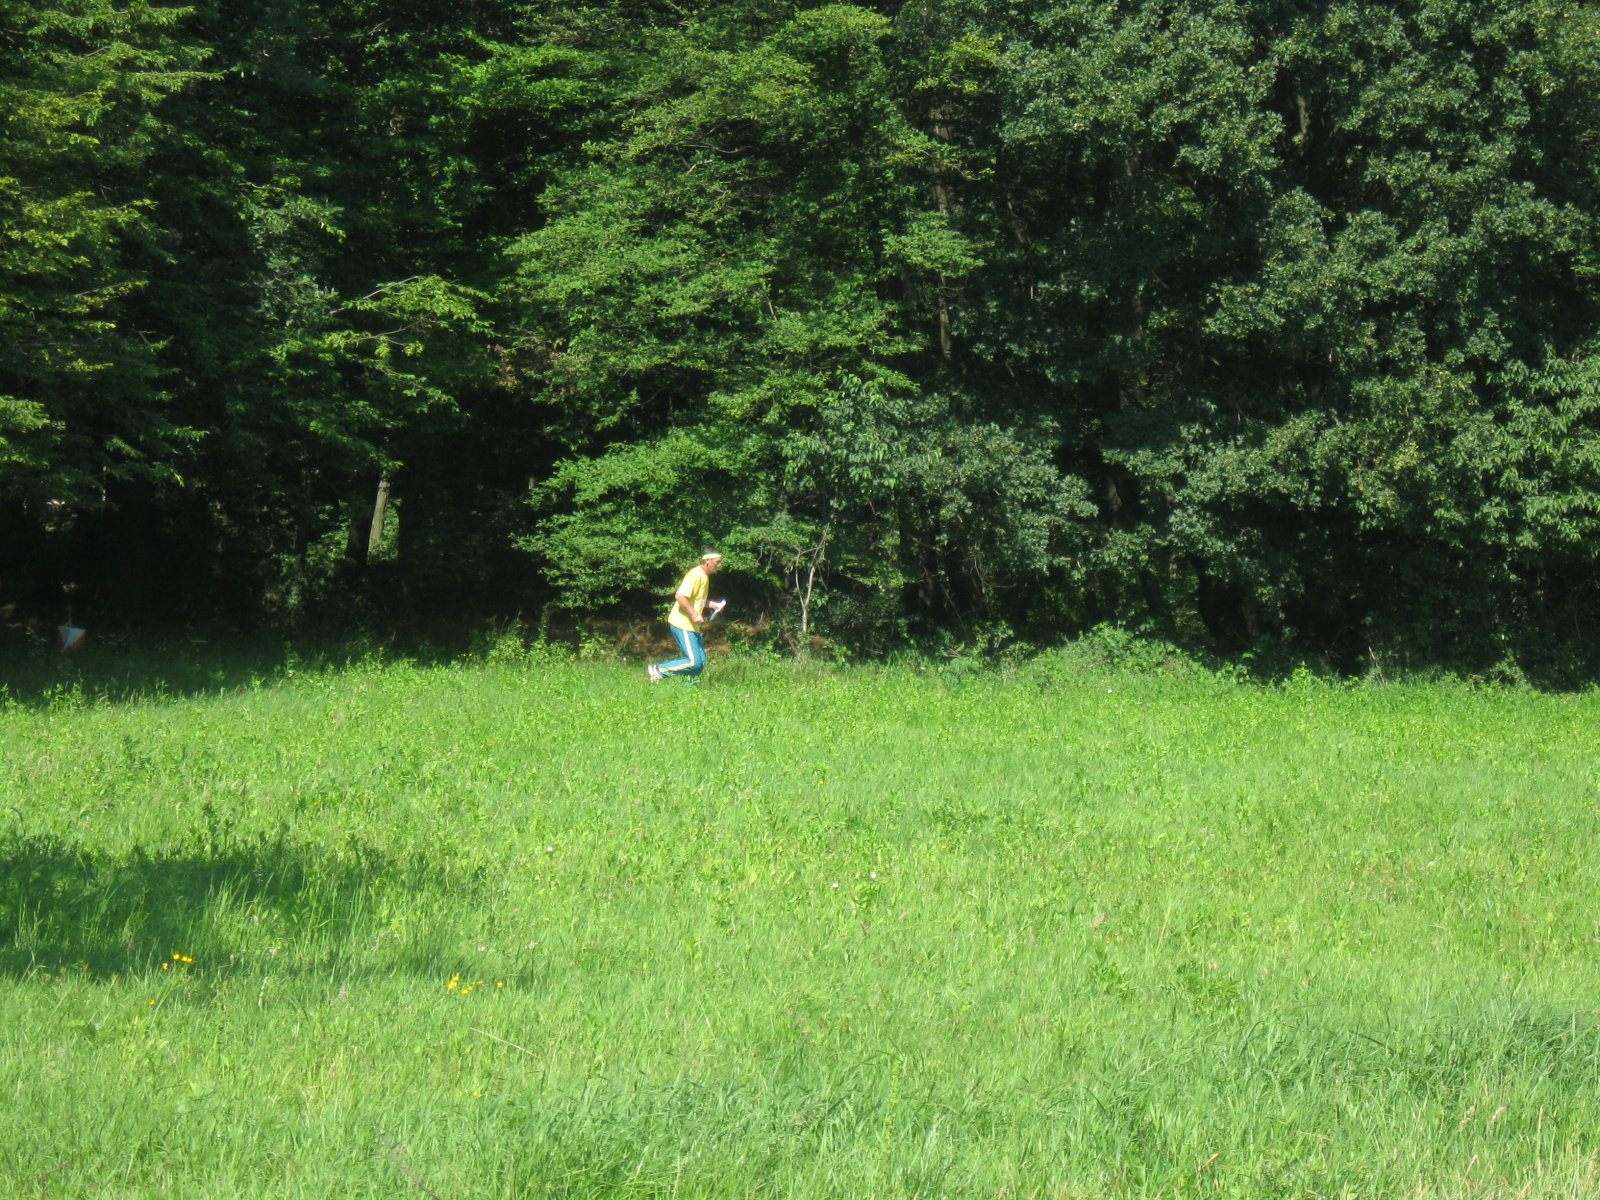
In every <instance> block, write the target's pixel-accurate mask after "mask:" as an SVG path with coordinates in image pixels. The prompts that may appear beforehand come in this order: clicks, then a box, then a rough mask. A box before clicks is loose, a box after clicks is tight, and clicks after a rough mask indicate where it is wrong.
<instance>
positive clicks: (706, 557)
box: [700, 549, 722, 575]
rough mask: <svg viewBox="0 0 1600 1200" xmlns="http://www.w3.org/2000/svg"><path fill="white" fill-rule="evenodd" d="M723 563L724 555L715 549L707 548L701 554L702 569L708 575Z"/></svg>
mask: <svg viewBox="0 0 1600 1200" xmlns="http://www.w3.org/2000/svg"><path fill="white" fill-rule="evenodd" d="M721 565H722V555H721V554H719V553H717V551H715V550H711V549H707V550H706V552H705V553H704V554H702V555H701V556H700V569H701V570H703V571H704V572H705V573H706V574H707V575H709V574H711V572H713V571H715V570H716V569H717V568H718V567H720V566H721Z"/></svg>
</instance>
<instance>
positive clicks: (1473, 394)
mask: <svg viewBox="0 0 1600 1200" xmlns="http://www.w3.org/2000/svg"><path fill="white" fill-rule="evenodd" d="M1596 18H1597V9H1596V7H1595V6H1593V5H1590V4H1586V3H1579V2H1556V0H1401V2H1399V3H1373V2H1370V0H1369V2H1334V0H1329V2H1322V3H1317V2H1313V0H1301V2H1295V0H1232V2H1229V0H1094V2H1090V0H904V2H902V3H894V2H887V0H886V2H885V3H882V4H876V5H852V4H819V5H815V6H806V5H801V4H795V3H792V2H789V0H688V2H685V0H614V2H611V3H606V2H599V0H573V2H571V3H561V4H557V3H550V2H537V3H525V2H513V0H458V2H455V3H448V4H447V3H442V2H441V0H405V2H404V3H401V2H399V0H320V2H316V3H313V2H312V0H232V2H229V3H221V2H218V3H199V4H195V5H192V6H186V7H172V6H164V5H155V4H147V3H143V2H141V0H133V2H131V3H127V4H125V5H122V6H117V5H113V4H112V3H111V2H110V0H58V2H47V0H0V121H3V133H0V604H10V605H11V606H12V607H11V609H10V610H9V611H10V612H11V613H12V614H13V617H14V618H15V619H19V620H20V619H22V617H23V616H25V615H26V614H27V613H29V612H35V613H41V614H44V616H45V617H46V618H48V619H51V620H53V619H55V617H56V615H57V611H58V610H59V609H61V608H62V607H64V605H65V604H67V603H69V602H70V603H72V604H74V605H75V606H76V611H77V612H78V613H79V615H80V618H84V617H86V618H88V619H91V620H98V621H100V622H111V623H121V624H124V625H134V624H139V623H150V622H174V621H176V622H182V621H202V620H227V621H231V622H235V623H238V624H240V625H245V624H250V623H252V622H262V621H270V622H279V623H293V622H296V621H312V620H316V619H319V618H320V617H321V616H324V615H326V614H328V613H330V612H336V613H338V614H339V615H340V619H343V620H349V619H360V620H370V621H375V622H385V621H397V620H407V619H409V620H431V619H439V620H451V621H460V622H471V621H482V620H485V619H488V618H491V617H496V616H498V617H509V616H512V615H514V614H521V615H522V616H523V617H525V618H527V619H530V620H533V619H536V618H537V617H538V615H539V614H540V613H546V614H548V613H551V612H563V611H565V612H574V611H581V612H584V613H589V614H594V613H606V612H610V613H613V614H622V613H648V612H650V611H652V609H653V608H654V607H655V606H659V605H660V604H661V603H662V602H663V598H664V595H665V593H667V592H668V591H670V590H671V585H672V583H673V582H674V581H675V580H676V578H677V575H678V573H679V572H680V571H681V570H682V568H683V566H684V565H686V563H687V561H689V560H692V559H693V558H694V557H696V556H697V554H698V551H699V549H700V547H701V546H702V544H705V543H715V544H717V545H718V546H720V547H722V548H723V550H724V552H725V553H726V554H727V556H728V568H729V569H728V572H727V574H726V576H725V578H726V580H727V591H728V593H729V594H730V595H733V596H735V597H736V598H737V599H738V600H739V602H740V604H741V605H742V608H743V611H744V612H745V613H746V614H749V615H751V616H754V615H755V614H757V613H761V614H765V615H766V619H767V621H768V629H769V631H770V634H771V636H772V637H774V638H775V639H778V641H779V644H788V645H793V644H796V642H797V641H798V640H799V639H801V638H802V637H804V638H810V637H812V636H813V635H817V636H822V637H826V638H827V639H829V640H830V641H831V642H832V644H833V645H835V646H837V647H839V648H840V649H841V650H842V651H849V652H851V653H860V654H874V653H883V652H887V651H891V650H893V649H895V648H897V647H904V646H921V647H924V648H927V647H933V646H938V645H946V646H948V645H967V646H983V645H996V644H1001V643H1004V642H1006V641H1008V640H1017V639H1020V640H1024V641H1027V642H1031V643H1033V644H1046V643H1048V642H1050V641H1052V640H1059V639H1061V638H1062V637H1066V636H1070V635H1073V634H1075V633H1077V632H1080V631H1082V630H1085V629H1088V628H1091V627H1093V626H1096V625H1098V624H1101V623H1107V622H1109V623H1112V624H1115V625H1119V626H1123V627H1127V628H1134V629H1144V630H1147V631H1149V632H1150V633H1152V634H1154V635H1158V636H1161V637H1166V638H1169V639H1171V640H1174V641H1177V642H1180V643H1183V644H1190V645H1195V646H1204V647H1208V648H1210V649H1213V650H1215V651H1217V652H1221V653H1238V652H1243V651H1246V650H1248V649H1250V648H1252V647H1260V646H1263V645H1271V646H1275V647H1279V648H1288V649H1289V650H1290V651H1291V652H1293V653H1297V654H1305V655H1316V656H1320V657H1321V659H1322V661H1325V662H1327V663H1328V664H1330V665H1331V666H1333V667H1334V668H1335V669H1339V670H1349V671H1356V670H1361V669H1363V668H1364V667H1365V666H1366V665H1369V664H1370V663H1371V662H1372V661H1373V659H1374V657H1383V656H1388V657H1389V658H1390V659H1393V660H1395V661H1405V662H1411V663H1438V664H1444V665H1450V666H1456V667H1461V668H1471V669H1475V670H1481V669H1489V668H1492V667H1494V666H1495V665H1496V664H1499V665H1500V666H1501V667H1502V669H1514V670H1516V671H1524V670H1525V671H1527V672H1528V673H1530V674H1537V675H1541V676H1543V677H1550V678H1554V677H1565V678H1569V679H1570V678H1582V677H1591V676H1592V675H1593V674H1594V672H1595V671H1596V669H1597V666H1600V360H1597V358H1596V356H1595V353H1594V352H1595V351H1596V350H1600V224H1597V218H1600V37H1597V34H1600V21H1597V19H1596ZM785 639H786V640H785Z"/></svg>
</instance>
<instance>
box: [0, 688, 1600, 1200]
mask: <svg viewBox="0 0 1600 1200" xmlns="http://www.w3.org/2000/svg"><path fill="white" fill-rule="evenodd" d="M1597 716H1600V700H1597V699H1596V698H1594V697H1590V696H1583V697H1555V696H1542V695H1537V694H1532V693H1525V692H1512V691H1473V690H1469V689H1466V688H1461V687H1443V686H1439V687H1351V688H1330V687H1324V686H1321V685H1317V684H1314V683H1309V682H1308V683H1306V684H1305V685H1304V686H1300V687H1291V688H1287V689H1270V688H1261V687H1255V686H1238V685H1231V684H1227V683H1223V682H1219V681H1216V680H1212V679H1209V678H1207V677H1204V676H1201V675H1192V676H1188V677H1181V678H1166V677H1161V676H1135V675H1112V676H1103V675H1093V674H1079V673H1075V672H1073V671H1071V670H1069V669H1066V668H1065V667H1063V666H1061V665H1060V664H1056V665H1054V666H1052V665H1051V664H1049V663H1045V664H1040V665H1036V666H1033V667H1030V668H1027V669H1024V670H1023V671H1022V672H1020V673H1019V674H1016V675H1014V676H1011V677H1000V676H996V677H993V678H988V677H983V678H977V679H971V680H967V681H964V682H961V683H959V684H951V683H948V682H941V681H938V680H934V679H929V678H926V677H919V676H917V675H916V674H915V673H914V672H889V673H883V674H880V673H875V672H870V671H866V670H850V671H841V672H831V671H814V672H800V673H797V672H796V671H794V670H793V669H791V668H788V667H782V666H763V667H757V666H745V665H742V664H735V665H732V666H722V667H714V668H713V671H712V673H711V676H710V678H709V681H708V684H707V685H706V686H704V687H701V688H698V689H686V688H681V687H677V686H664V687H650V686H649V685H647V684H646V683H645V682H644V680H643V678H642V676H641V674H640V673H639V672H637V671H635V670H633V669H629V668H621V667H616V666H611V665H602V664H595V665H586V664H560V663H546V664H534V665H509V666H491V667H476V666H473V667H459V668H456V669H432V670H424V669H420V668H414V667H407V666H404V665H399V666H387V667H380V666H368V667H362V668H356V669H352V670H347V671H344V672H339V673H329V674H325V675H322V674H307V675H302V676H300V677H298V678H295V679H292V680H288V681H286V682H283V683H281V684H277V685H263V686H259V687H256V688H253V689H246V690H243V691H239V692H234V693H230V694H226V695H220V696H211V697H196V698H189V699H178V700H169V701H164V702H159V703H156V702H151V703H127V704H119V705H101V706H91V705H80V704H74V703H70V702H66V701H63V702H60V703H58V704H56V705H55V706H54V707H53V708H49V707H38V708H24V707H13V708H12V709H11V710H9V711H6V712H4V713H3V714H0V753H3V756H4V759H3V766H0V799H3V801H4V803H5V805H6V806H8V807H7V813H8V816H7V820H8V822H9V830H8V832H7V834H6V841H5V861H4V875H3V883H0V1067H3V1069H4V1070H3V1074H0V1085H3V1087H4V1090H5V1101H6V1102H5V1104H3V1105H0V1181H3V1182H4V1183H5V1184H6V1185H7V1186H6V1192H7V1194H15V1195H38V1194H41V1189H43V1193H42V1194H46V1195H48V1196H52V1197H69V1196H83V1197H89V1196H104V1197H157V1196H160V1197H202V1196H204V1197H223V1196H228V1197H232V1196H241V1197H257V1196H259V1197H268V1196H270V1197H327V1196H406V1195H415V1196H419V1197H420V1196H423V1195H425V1194H427V1192H432V1193H434V1194H436V1195H437V1196H439V1197H443V1198H447V1200H455V1198H457V1197H462V1198H465V1197H480V1196H507V1197H511V1196H534V1195H538V1196H547V1195H573V1196H577V1195H593V1196H599V1195H606V1196H610V1195H639V1196H644V1195H662V1196H666V1195H682V1196H726V1195H741V1196H744V1195H751V1194H757V1193H760V1194H765V1195H773V1196H913V1195H922V1196H930V1197H931V1196H941V1195H950V1196H957V1195H959V1196H967V1195H972V1196H977V1195H983V1196H986V1197H993V1196H995V1195H997V1194H1000V1195H1006V1196H1011V1195H1016V1196H1034V1195H1037V1196H1048V1197H1053V1198H1054V1197H1060V1198H1065V1197H1076V1196H1084V1197H1087V1196H1152V1197H1153V1196H1157V1195H1162V1196H1183V1195H1206V1196H1213V1195H1216V1196H1237V1197H1258V1196H1305V1197H1310V1196H1344V1195H1351V1196H1424V1195H1425V1196H1440V1197H1443V1196H1500V1195H1504V1196H1513V1195H1515V1196H1582V1195H1592V1194H1595V1192H1596V1191H1597V1189H1600V1178H1597V1174H1596V1169H1595V1164H1596V1161H1597V1160H1596V1153H1597V1147H1596V1140H1597V1138H1600V1119H1597V1118H1600V1034H1597V1033H1596V1031H1595V1027H1594V1024H1593V1022H1594V1018H1595V1017H1596V1015H1597V1013H1600V993H1597V989H1596V983H1597V982H1600V901H1597V894H1600V893H1597V889H1596V883H1597V877H1600V866H1597V856H1596V854H1595V844H1596V843H1595V832H1596V828H1597V824H1600V790H1597V763H1600V757H1597V750H1600V738H1597V736H1596V732H1595V722H1596V718H1597Z"/></svg>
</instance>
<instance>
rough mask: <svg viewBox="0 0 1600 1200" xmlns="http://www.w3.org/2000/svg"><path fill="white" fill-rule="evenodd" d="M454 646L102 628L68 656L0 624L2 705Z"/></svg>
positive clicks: (198, 688)
mask: <svg viewBox="0 0 1600 1200" xmlns="http://www.w3.org/2000/svg"><path fill="white" fill-rule="evenodd" d="M454 653H455V652H454V650H452V649H449V648H444V647H442V646H439V645H434V644H431V643H422V644H418V645H416V646H411V647H407V648H405V649H403V650H402V649H400V648H398V647H397V646H396V645H393V644H389V643H380V642H378V641H374V640H372V639H371V638H368V637H365V636H357V637H351V638H333V637H297V638H294V639H292V640H291V639H288V638H284V637H275V636H272V635H269V634H261V633H257V634H249V635H243V634H237V633H230V632H214V633H209V634H208V633H200V632H195V631H193V630H182V629H177V630H172V629H169V630H165V631H150V630H143V631H139V632H137V633H127V634H119V633H117V632H115V631H112V632H107V633H104V634H101V633H100V632H99V631H96V630H91V631H90V638H89V640H88V641H87V642H86V643H85V646H84V649H83V650H81V651H80V652H77V653H74V654H62V653H61V652H60V650H59V649H57V647H56V645H55V644H54V643H53V642H50V641H47V640H46V639H45V638H44V637H42V636H41V635H38V634H34V633H30V632H28V631H27V630H23V629H15V628H7V627H0V703H4V702H6V701H9V702H11V703H13V704H20V705H23V706H25V707H47V706H49V705H51V704H62V703H79V702H84V703H121V702H125V701H130V700H152V699H156V700H159V699H166V698H179V697H184V696H197V695H205V694H207V693H210V694H215V693H218V692H227V691H233V690H236V689H238V688H246V687H251V686H258V685H260V684H265V683H271V682H274V681H277V680H280V679H285V678H288V677H291V676H293V675H295V674H297V673H309V672H317V671H324V670H337V669H339V668H343V667H349V666H352V665H354V664H356V663H359V662H367V661H371V660H373V659H375V658H390V657H393V658H406V659H410V660H413V661H418V662H436V661H443V660H445V659H448V658H451V657H453V655H454Z"/></svg>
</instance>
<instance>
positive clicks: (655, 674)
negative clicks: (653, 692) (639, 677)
mask: <svg viewBox="0 0 1600 1200" xmlns="http://www.w3.org/2000/svg"><path fill="white" fill-rule="evenodd" d="M645 670H646V671H648V672H649V673H650V682H651V683H660V682H661V680H662V675H661V668H660V667H658V666H656V665H655V663H650V664H648V665H647V666H646V667H645Z"/></svg>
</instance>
